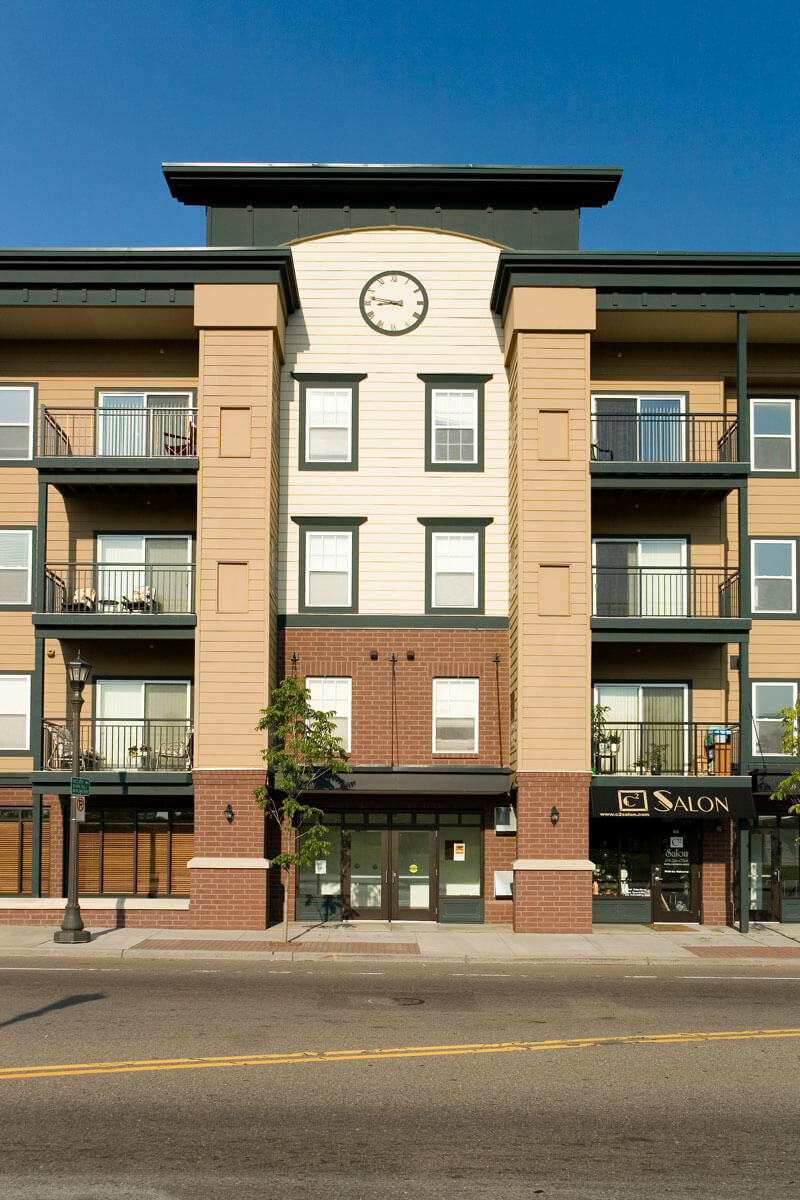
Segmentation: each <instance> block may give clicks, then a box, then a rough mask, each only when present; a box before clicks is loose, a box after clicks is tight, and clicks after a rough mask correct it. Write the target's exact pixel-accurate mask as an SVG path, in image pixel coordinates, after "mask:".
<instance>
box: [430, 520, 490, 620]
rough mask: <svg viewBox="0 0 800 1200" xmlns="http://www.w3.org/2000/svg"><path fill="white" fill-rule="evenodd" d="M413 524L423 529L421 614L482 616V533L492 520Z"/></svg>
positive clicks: (433, 521) (436, 521)
mask: <svg viewBox="0 0 800 1200" xmlns="http://www.w3.org/2000/svg"><path fill="white" fill-rule="evenodd" d="M417 520H418V521H419V523H420V524H421V525H424V526H425V543H426V545H425V551H426V553H425V562H426V570H425V611H426V612H428V613H437V612H438V613H452V614H458V613H477V612H483V609H484V591H485V581H484V543H485V529H486V526H487V525H490V524H491V522H492V518H491V517H485V518H480V519H478V520H474V519H473V518H471V517H464V518H463V519H459V518H456V517H454V518H451V519H448V518H446V517H417Z"/></svg>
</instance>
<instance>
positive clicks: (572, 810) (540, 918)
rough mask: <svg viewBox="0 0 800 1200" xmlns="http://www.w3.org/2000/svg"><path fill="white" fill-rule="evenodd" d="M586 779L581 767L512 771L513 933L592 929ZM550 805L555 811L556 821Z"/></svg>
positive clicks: (587, 787)
mask: <svg viewBox="0 0 800 1200" xmlns="http://www.w3.org/2000/svg"><path fill="white" fill-rule="evenodd" d="M590 779H591V776H590V775H589V774H588V773H585V772H582V771H581V772H577V771H576V772H555V771H553V772H544V771H543V772H536V773H534V772H520V773H518V775H517V854H518V858H517V860H516V862H515V869H514V929H515V930H516V931H517V932H518V933H588V932H590V930H591V927H592V872H591V866H590V864H589V859H588V855H589V782H590ZM553 808H556V809H557V810H558V821H557V823H556V824H555V825H554V824H553V821H552V819H551V815H550V814H551V810H552V809H553Z"/></svg>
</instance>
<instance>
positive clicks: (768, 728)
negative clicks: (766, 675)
mask: <svg viewBox="0 0 800 1200" xmlns="http://www.w3.org/2000/svg"><path fill="white" fill-rule="evenodd" d="M796 703H797V684H796V683H754V684H753V721H754V723H755V727H756V744H755V746H754V747H753V750H754V751H755V753H756V754H783V753H784V749H783V719H782V717H781V715H780V713H781V710H782V709H784V708H794V706H795V704H796Z"/></svg>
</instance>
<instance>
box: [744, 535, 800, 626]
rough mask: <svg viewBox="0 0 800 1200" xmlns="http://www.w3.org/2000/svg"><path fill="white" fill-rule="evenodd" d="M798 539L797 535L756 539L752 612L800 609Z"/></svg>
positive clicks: (754, 546)
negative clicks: (799, 606)
mask: <svg viewBox="0 0 800 1200" xmlns="http://www.w3.org/2000/svg"><path fill="white" fill-rule="evenodd" d="M796 559H797V542H796V541H795V540H794V538H786V539H780V540H778V539H774V540H773V539H769V540H764V541H754V542H753V612H754V613H765V614H766V613H791V614H793V613H795V612H796V610H797V575H796Z"/></svg>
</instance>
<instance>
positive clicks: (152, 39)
mask: <svg viewBox="0 0 800 1200" xmlns="http://www.w3.org/2000/svg"><path fill="white" fill-rule="evenodd" d="M0 21H2V25H3V37H2V45H3V69H2V72H0V113H2V121H0V130H2V133H1V134H0V138H1V139H2V142H1V143H0V144H2V153H1V154H0V245H6V246H80V245H85V246H92V245H94V246H102V245H107V246H115V245H116V246H118V245H130V246H137V245H197V244H202V242H203V240H204V220H203V216H202V213H201V211H200V210H198V209H192V208H185V207H184V206H183V205H180V204H178V203H177V202H176V201H174V200H173V199H172V198H171V197H170V195H169V192H168V189H167V187H166V184H165V182H164V179H163V176H162V174H161V165H160V164H161V163H162V162H163V161H223V162H224V161H262V162H287V161H288V162H434V163H436V162H439V163H444V162H447V163H463V162H473V163H534V164H547V165H553V164H556V165H571V166H572V165H602V166H608V165H616V166H622V167H623V168H624V170H625V174H624V176H623V180H622V184H621V186H620V189H619V192H618V194H617V199H616V201H615V202H614V203H613V204H612V205H611V206H609V207H608V208H605V209H601V210H599V211H597V212H595V211H589V212H586V213H585V214H584V218H583V223H582V246H583V248H584V249H598V250H657V249H658V250H730V251H757V250H764V251H770V250H778V251H794V250H800V237H798V218H799V217H800V211H799V210H800V153H799V151H800V144H799V143H800V100H798V96H799V95H800V89H799V88H798V83H797V59H798V48H799V46H798V42H799V41H800V39H799V38H798V34H800V5H798V4H797V3H796V0H795V2H793V3H790V2H786V0H773V2H772V3H769V4H767V3H761V4H753V3H748V2H742V0H727V2H726V3H721V2H719V0H707V2H706V3H698V2H697V0H694V2H693V3H685V2H684V0H676V2H674V3H672V4H671V5H664V4H659V3H650V2H649V0H640V2H639V3H629V2H628V0H606V3H604V4H600V3H597V2H595V3H585V2H584V0H573V2H572V3H571V4H569V5H567V4H564V5H556V4H553V3H552V0H550V2H548V3H543V2H542V0H527V2H525V3H520V2H518V0H495V3H491V2H490V0H485V2H484V3H475V2H474V0H461V2H459V3H456V2H453V0H438V3H435V2H434V0H403V2H401V3H396V4H393V5H382V4H378V3H375V2H372V3H362V2H361V0H351V2H350V3H340V2H339V0H327V2H326V0H306V2H303V0H295V3H291V0H289V2H287V3H286V4H277V3H274V2H273V0H263V2H262V3H260V4H259V3H252V2H247V0H193V2H192V0H158V2H153V0H0Z"/></svg>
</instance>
